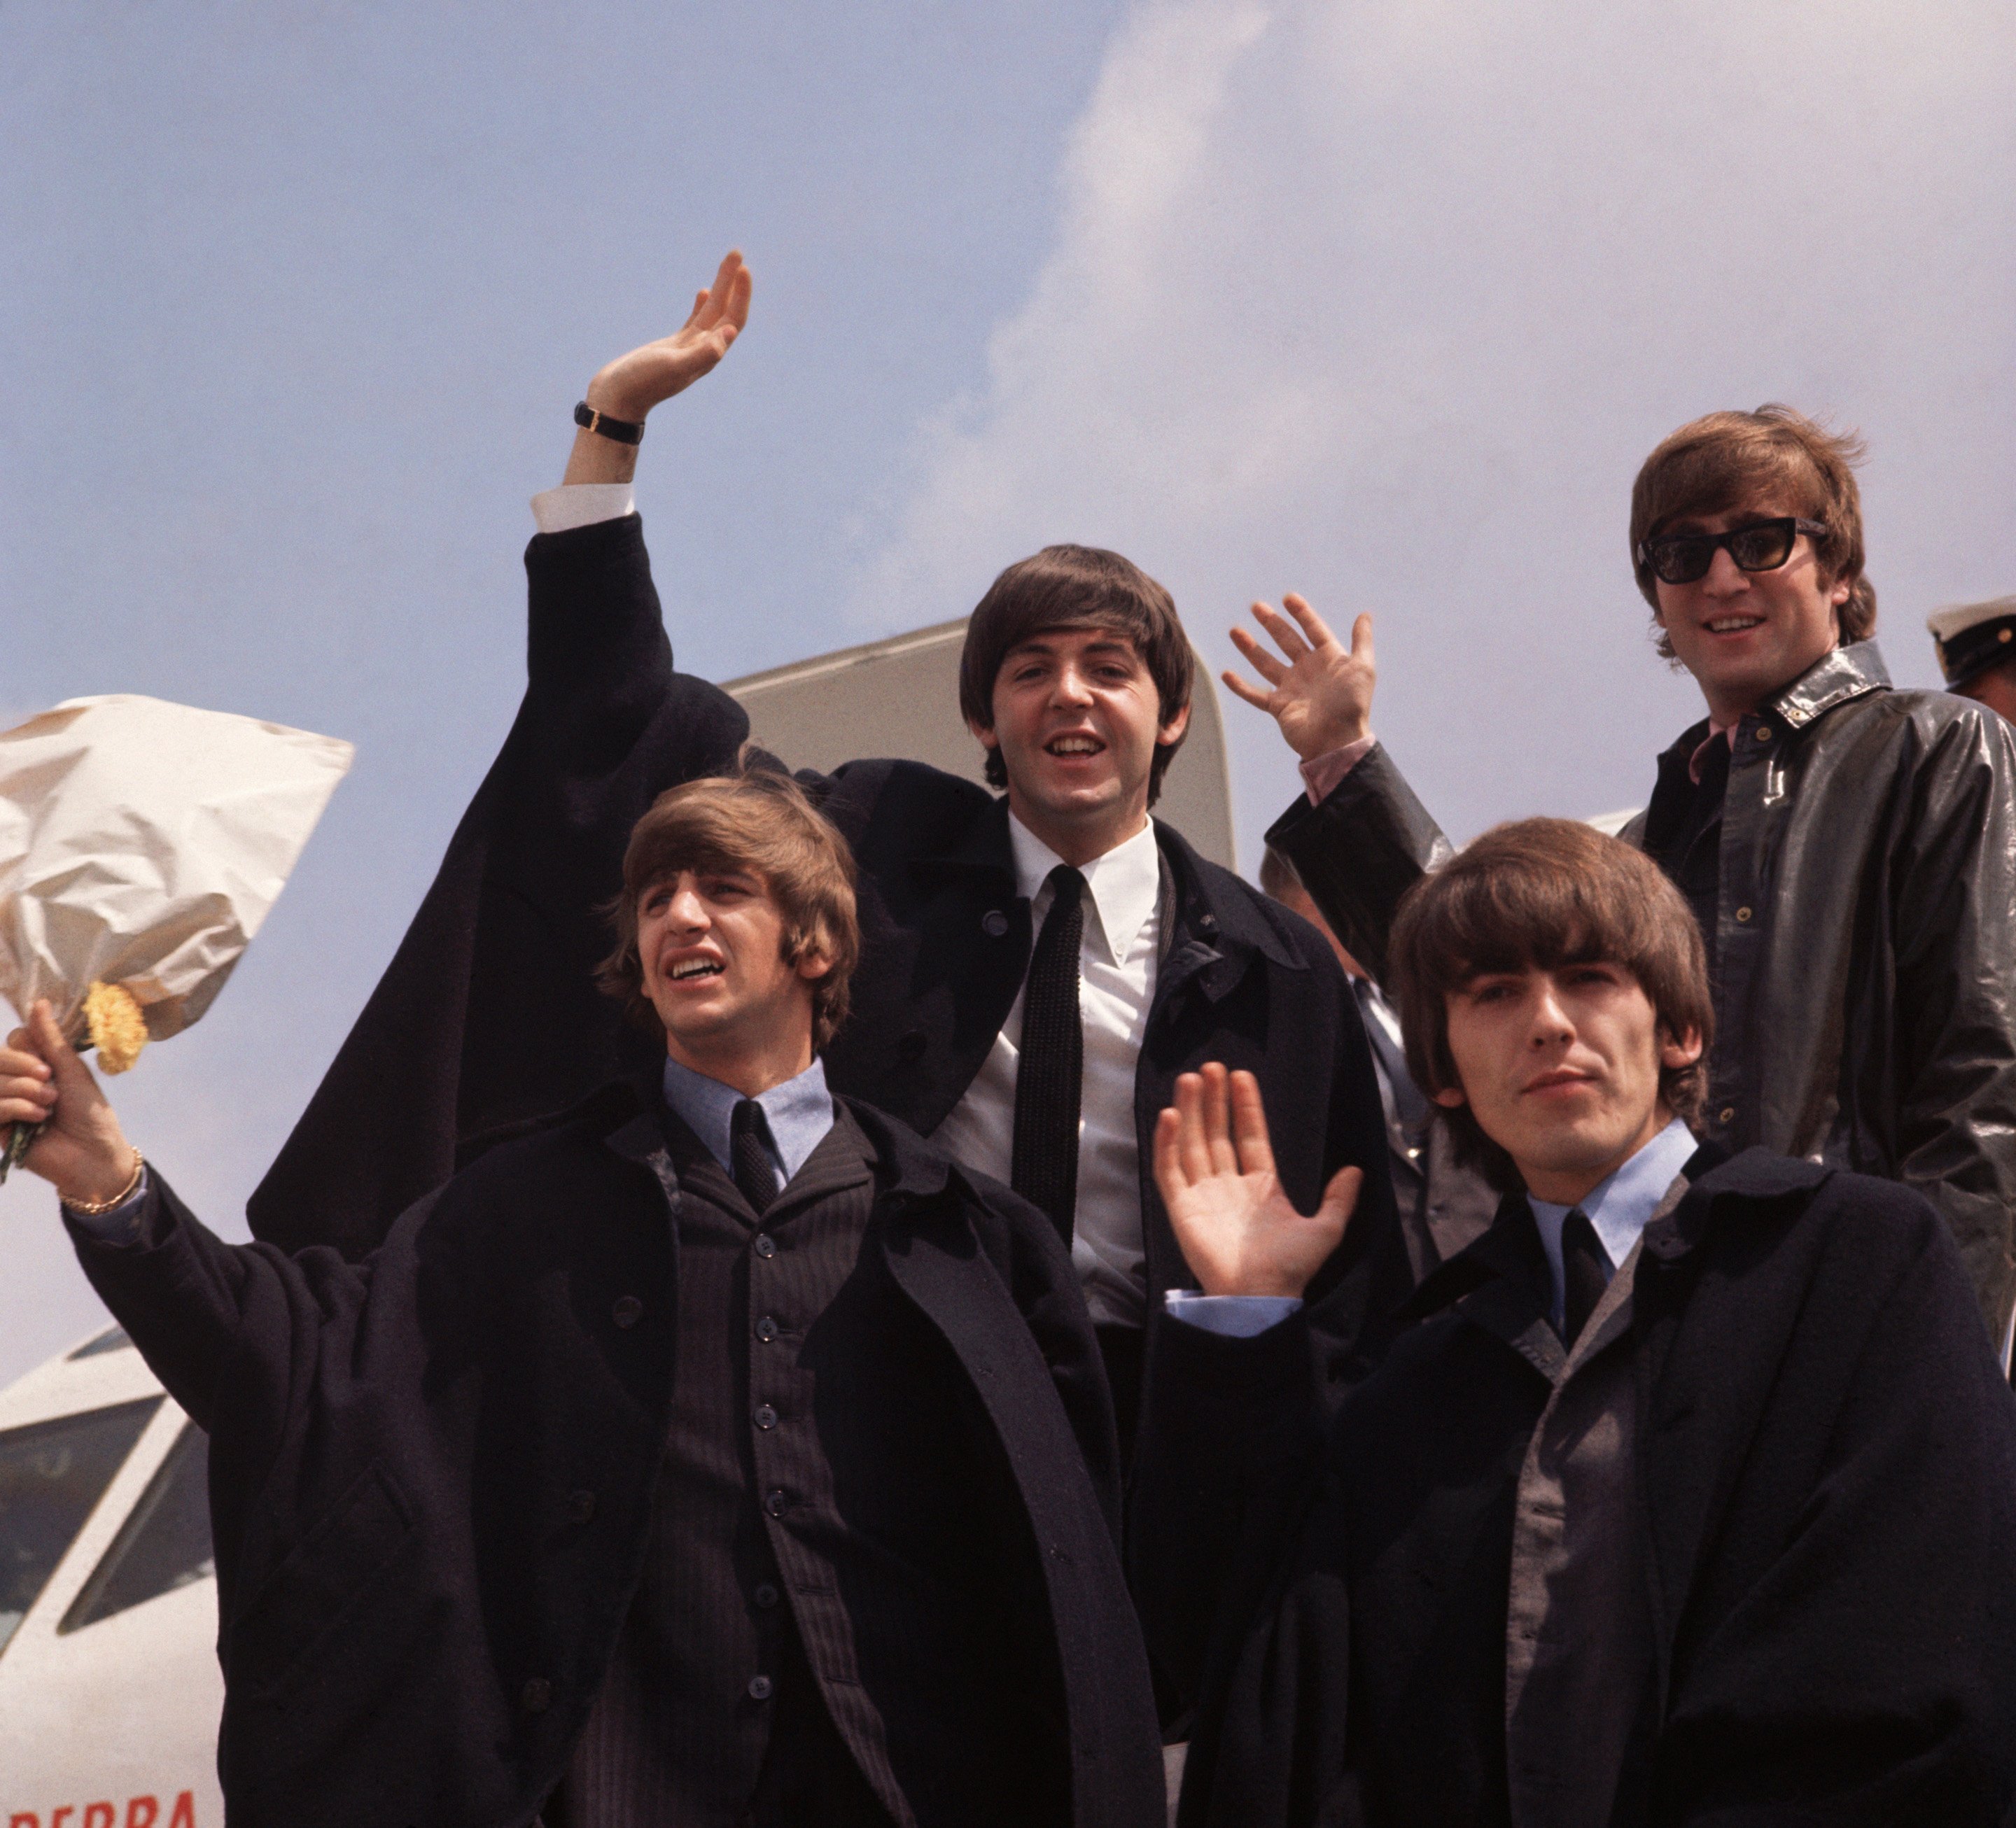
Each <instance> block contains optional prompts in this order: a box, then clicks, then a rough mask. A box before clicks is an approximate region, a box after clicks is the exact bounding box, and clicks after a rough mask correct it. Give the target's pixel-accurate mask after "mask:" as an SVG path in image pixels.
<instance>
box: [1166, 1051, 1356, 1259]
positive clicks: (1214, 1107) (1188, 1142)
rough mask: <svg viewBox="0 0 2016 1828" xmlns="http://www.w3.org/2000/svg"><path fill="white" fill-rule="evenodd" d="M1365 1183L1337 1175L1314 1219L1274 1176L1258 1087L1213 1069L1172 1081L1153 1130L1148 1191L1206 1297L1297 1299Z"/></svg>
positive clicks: (1249, 1078)
mask: <svg viewBox="0 0 2016 1828" xmlns="http://www.w3.org/2000/svg"><path fill="white" fill-rule="evenodd" d="M1364 1178H1365V1177H1364V1175H1363V1174H1362V1173H1361V1172H1360V1171H1359V1170H1358V1169H1356V1168H1340V1169H1338V1170H1337V1173H1336V1174H1335V1175H1333V1176H1332V1177H1331V1179H1330V1185H1329V1186H1327V1187H1326V1188H1325V1189H1323V1203H1322V1204H1321V1205H1319V1207H1317V1208H1316V1212H1315V1214H1313V1215H1312V1217H1309V1218H1304V1217H1303V1216H1302V1214H1301V1213H1299V1212H1298V1211H1296V1210H1295V1208H1294V1204H1293V1203H1292V1202H1291V1200H1289V1198H1288V1196H1287V1194H1286V1193H1283V1192H1282V1191H1281V1183H1280V1181H1279V1180H1278V1179H1276V1178H1275V1173H1274V1150H1273V1143H1272V1142H1270V1141H1269V1139H1268V1135H1267V1113H1266V1110H1265V1107H1263V1106H1262V1103H1261V1100H1260V1085H1259V1081H1258V1080H1256V1079H1255V1078H1254V1077H1253V1075H1252V1074H1251V1073H1244V1072H1240V1073H1229V1074H1228V1073H1227V1072H1226V1070H1225V1068H1224V1067H1222V1066H1220V1065H1219V1063H1217V1062H1216V1061H1213V1062H1212V1063H1211V1064H1210V1065H1208V1066H1207V1067H1205V1068H1204V1071H1202V1072H1201V1073H1185V1074H1183V1075H1182V1076H1181V1077H1180V1078H1179V1079H1178V1080H1177V1081H1176V1102H1175V1104H1174V1105H1173V1106H1172V1107H1170V1108H1169V1109H1168V1110H1165V1111H1164V1112H1163V1113H1162V1114H1161V1117H1160V1119H1159V1120H1158V1121H1157V1123H1156V1125H1155V1184H1156V1186H1158V1187H1159V1188H1161V1191H1162V1203H1163V1204H1164V1205H1165V1207H1167V1208H1168V1214H1169V1223H1170V1224H1171V1225H1172V1227H1173V1228H1174V1229H1175V1234H1176V1242H1177V1243H1178V1244H1179V1245H1180V1246H1181V1247H1182V1248H1183V1258H1184V1261H1186V1262H1187V1263H1188V1264H1189V1265H1190V1272H1191V1273H1192V1274H1193V1276H1196V1278H1197V1286H1198V1287H1199V1288H1201V1290H1203V1291H1204V1293H1205V1294H1208V1295H1299V1294H1301V1292H1302V1290H1304V1289H1305V1288H1306V1287H1307V1286H1309V1279H1310V1278H1311V1277H1312V1276H1314V1275H1315V1274H1316V1272H1317V1271H1318V1270H1319V1269H1320V1268H1322V1267H1323V1264H1324V1263H1325V1262H1326V1261H1327V1260H1328V1258H1329V1257H1330V1253H1331V1252H1332V1251H1333V1250H1335V1249H1336V1248H1337V1245H1338V1244H1339V1243H1341V1241H1342V1240H1343V1237H1344V1229H1345V1225H1346V1224H1347V1223H1348V1221H1349V1220H1350V1218H1351V1214H1352V1210H1353V1209H1354V1208H1355V1207H1356V1205H1357V1204H1358V1193H1359V1186H1360V1185H1361V1184H1362V1183H1363V1180H1364Z"/></svg>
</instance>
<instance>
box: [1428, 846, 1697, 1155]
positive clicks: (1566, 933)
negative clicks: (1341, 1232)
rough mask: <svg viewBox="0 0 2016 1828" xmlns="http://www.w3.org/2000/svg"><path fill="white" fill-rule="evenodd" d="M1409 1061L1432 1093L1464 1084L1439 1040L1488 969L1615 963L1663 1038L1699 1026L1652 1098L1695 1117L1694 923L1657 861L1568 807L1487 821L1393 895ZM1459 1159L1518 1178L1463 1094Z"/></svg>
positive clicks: (1458, 1112) (1445, 1039) (1663, 1072)
mask: <svg viewBox="0 0 2016 1828" xmlns="http://www.w3.org/2000/svg"><path fill="white" fill-rule="evenodd" d="M1390 957H1391V966H1392V976H1393V982H1394V989H1395V995H1396V998H1397V1000H1398V1002H1399V1009H1400V1027H1401V1031H1402V1034H1403V1035H1404V1036H1405V1037H1406V1045H1407V1068H1408V1071H1409V1072H1411V1073H1412V1074H1413V1076H1414V1081H1415V1083H1416V1084H1417V1085H1419V1086H1420V1088H1421V1089H1422V1090H1423V1091H1424V1092H1427V1094H1428V1095H1429V1096H1431V1097H1432V1096H1434V1095H1435V1093H1436V1092H1444V1091H1450V1090H1455V1091H1460V1090H1461V1089H1462V1085H1463V1082H1462V1081H1461V1080H1460V1078H1458V1076H1457V1074H1456V1062H1455V1060H1454V1059H1453V1057H1452V1056H1451V1055H1450V1053H1449V1002H1448V999H1449V995H1450V994H1451V993H1452V992H1453V991H1460V990H1461V989H1462V988H1463V986H1464V985H1465V984H1468V983H1470V982H1471V981H1472V980H1473V979H1474V978H1476V977H1479V976H1481V975H1482V974H1483V973H1486V972H1493V971H1525V970H1543V971H1546V970H1555V969H1557V968H1558V967H1559V966H1563V965H1572V964H1585V963H1596V962H1597V961H1599V960H1600V961H1602V962H1604V963H1608V964H1613V965H1618V966H1622V968H1623V969H1624V970H1626V971H1629V973H1631V975H1632V976H1633V977H1634V978H1636V980H1637V981H1638V984H1639V987H1640V988H1641V989H1642V990H1643V991H1644V992H1645V995H1646V996H1647V999H1649V1000H1650V1002H1651V1005H1652V1007H1653V1009H1654V1010H1655V1011H1657V1013H1658V1019H1659V1026H1660V1028H1661V1031H1663V1032H1664V1033H1665V1035H1669V1036H1672V1037H1678V1036H1681V1035H1686V1034H1687V1032H1688V1031H1690V1030H1692V1031H1694V1032H1696V1033H1697V1034H1698V1035H1700V1036H1701V1049H1702V1051H1701V1059H1700V1060H1697V1061H1695V1062H1694V1064H1692V1065H1691V1066H1685V1067H1661V1069H1660V1073H1659V1096H1660V1098H1661V1100H1662V1101H1663V1102H1664V1103H1665V1107H1666V1108H1667V1109H1668V1110H1670V1111H1671V1112H1672V1114H1673V1115H1674V1116H1675V1117H1680V1118H1683V1119H1684V1120H1685V1121H1687V1122H1688V1123H1689V1124H1692V1123H1694V1121H1696V1120H1697V1118H1698V1117H1699V1116H1700V1114H1701V1100H1702V1099H1703V1098H1704V1097H1705V1096H1706V1094H1707V1090H1708V1085H1707V1079H1708V1069H1707V1065H1706V1061H1707V1058H1708V1051H1707V1050H1708V1045H1709V1043H1710V1042H1712V1041H1713V1040H1714V1038H1715V1008H1714V1005H1713V1003H1712V1002H1711V1001H1710V999H1709V995H1708V963H1707V957H1706V953H1705V949H1704V948H1703V947H1702V945H1701V929H1700V927H1698V926H1697V924H1696V923H1695V921H1694V913H1693V911H1692V910H1691V909H1690V908H1689V907H1688V906H1687V901H1686V900H1685V898H1683V896H1682V895H1681V894H1680V891H1679V890H1678V889H1676V888H1675V887H1673V885H1672V883H1671V882H1670V881H1669V880H1667V878H1666V876H1665V873H1663V872H1662V871H1661V869H1660V868H1659V866H1658V865H1657V864H1656V863H1654V862H1653V861H1652V860H1651V858H1649V857H1647V856H1646V855H1644V853H1643V851H1634V850H1633V848H1632V847H1630V846H1629V844H1624V843H1622V841H1621V840H1618V839H1616V838H1611V837H1605V836H1604V834H1603V833H1601V832H1599V831H1597V830H1596V829H1594V828H1593V826H1586V825H1582V824H1581V823H1579V822H1577V821H1575V820H1574V819H1521V820H1519V821H1517V822H1515V823H1514V824H1510V825H1501V826H1493V827H1492V829H1490V830H1489V831H1488V832H1486V833H1485V834H1484V835H1483V837H1481V838H1478V840H1476V841H1475V842H1474V843H1473V844H1471V845H1469V846H1468V847H1467V848H1466V849H1464V850H1463V851H1460V852H1459V853H1458V854H1457V855H1456V857H1455V858H1453V859H1452V860H1451V861H1450V862H1448V863H1447V864H1445V865H1443V866H1442V869H1439V870H1438V871H1436V872H1435V874H1434V875H1432V876H1428V877H1427V878H1425V879H1424V880H1422V881H1420V882H1419V883H1416V884H1415V886H1414V887H1413V888H1412V889H1411V890H1410V891H1408V894H1407V898H1406V900H1405V901H1402V903H1401V905H1400V912H1399V917H1398V919H1396V920H1395V923H1394V927H1393V937H1392V943H1391V948H1390ZM1442 1115H1443V1117H1445V1119H1446V1120H1447V1121H1448V1123H1449V1129H1450V1132H1451V1133H1452V1135H1453V1137H1454V1139H1455V1141H1456V1153H1457V1155H1458V1157H1459V1158H1460V1159H1462V1160H1465V1161H1467V1162H1469V1163H1471V1164H1473V1165H1474V1166H1476V1167H1478V1168H1481V1169H1482V1170H1483V1171H1484V1173H1485V1177H1486V1178H1488V1179H1489V1181H1490V1182H1491V1183H1492V1186H1495V1187H1496V1188H1498V1189H1499V1190H1500V1191H1501V1192H1507V1191H1514V1190H1517V1189H1519V1188H1520V1186H1521V1182H1520V1179H1519V1174H1518V1171H1517V1168H1514V1166H1513V1164H1512V1158H1511V1157H1510V1156H1509V1155H1507V1153H1506V1152H1505V1151H1504V1150H1503V1149H1501V1148H1500V1147H1499V1146H1498V1145H1497V1144H1496V1142H1493V1141H1492V1139H1490V1138H1489V1136H1487V1135H1485V1133H1484V1130H1483V1128H1482V1127H1481V1125H1479V1124H1478V1121H1477V1118H1476V1116H1475V1114H1474V1113H1473V1112H1472V1111H1471V1109H1470V1107H1468V1106H1467V1105H1460V1106H1458V1107H1456V1108H1455V1109H1454V1110H1449V1109H1447V1108H1445V1109H1444V1110H1443V1111H1442Z"/></svg>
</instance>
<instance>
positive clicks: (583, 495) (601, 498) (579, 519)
mask: <svg viewBox="0 0 2016 1828" xmlns="http://www.w3.org/2000/svg"><path fill="white" fill-rule="evenodd" d="M636 512H637V490H636V486H635V484H632V483H627V482H574V483H563V484H561V485H560V487H559V488H556V489H546V490H544V491H542V492H541V493H540V494H538V495H535V496H533V498H532V518H533V519H534V520H536V521H537V522H538V525H539V531H540V532H542V533H570V532H571V531H573V530H574V528H575V527H592V526H594V525H595V524H596V523H597V522H598V521H602V520H621V519H622V518H623V516H625V515H626V514H634V513H636Z"/></svg>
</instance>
